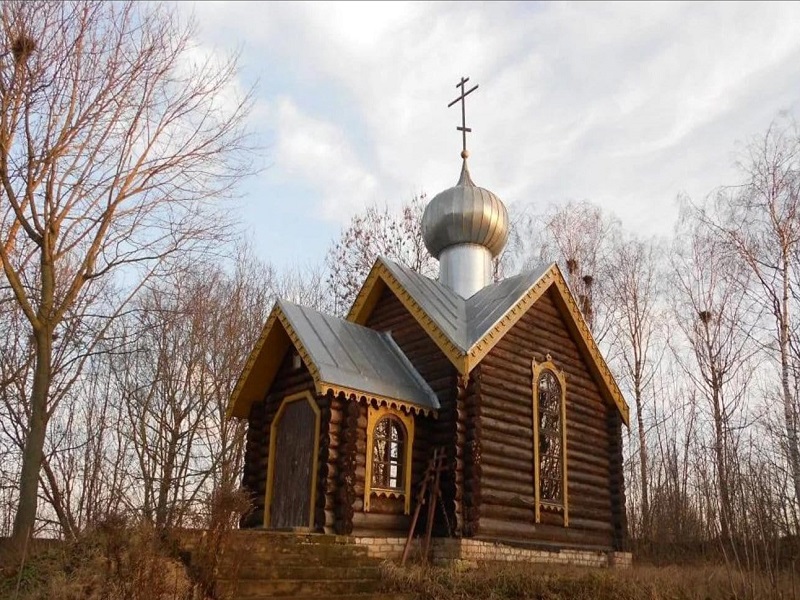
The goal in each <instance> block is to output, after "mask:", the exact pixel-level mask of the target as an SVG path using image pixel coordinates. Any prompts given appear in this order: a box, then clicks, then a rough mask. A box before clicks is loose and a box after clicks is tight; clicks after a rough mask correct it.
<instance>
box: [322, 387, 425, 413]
mask: <svg viewBox="0 0 800 600" xmlns="http://www.w3.org/2000/svg"><path fill="white" fill-rule="evenodd" d="M316 387H317V393H318V394H327V393H328V392H332V393H333V395H334V396H338V395H339V394H344V396H345V397H346V398H350V397H355V400H356V401H359V402H366V403H367V404H371V405H373V406H375V407H378V406H387V407H389V408H394V409H396V410H402V411H404V412H406V413H412V412H413V413H416V414H418V415H428V416H436V414H437V411H435V410H433V409H430V408H425V407H422V406H417V405H416V404H411V403H410V402H403V401H402V400H398V399H397V398H389V397H388V396H376V395H375V394H369V393H367V392H364V391H362V390H357V389H355V388H350V387H342V386H340V385H336V384H333V383H327V382H325V381H321V382H319V383H317V384H316Z"/></svg>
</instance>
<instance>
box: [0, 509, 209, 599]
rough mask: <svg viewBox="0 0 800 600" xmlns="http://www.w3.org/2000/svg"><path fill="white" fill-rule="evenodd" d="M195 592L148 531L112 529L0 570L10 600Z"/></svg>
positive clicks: (0, 587)
mask: <svg viewBox="0 0 800 600" xmlns="http://www.w3.org/2000/svg"><path fill="white" fill-rule="evenodd" d="M193 589H194V585H193V583H192V582H191V581H190V579H189V577H188V575H187V572H186V568H185V567H184V565H183V564H182V563H181V562H180V561H179V560H177V559H176V558H175V557H174V556H173V555H172V554H171V553H170V552H167V551H166V550H165V549H164V546H163V544H162V543H161V542H160V541H159V539H158V536H157V535H156V533H155V530H154V529H153V528H151V527H146V526H136V527H123V526H120V527H116V526H111V525H109V524H107V525H104V526H102V527H98V528H97V529H95V530H93V531H90V532H87V533H86V534H84V535H82V536H81V537H80V539H79V540H77V541H75V542H72V543H68V544H51V545H49V546H47V547H43V548H40V549H38V550H36V551H34V552H31V553H30V555H29V556H28V557H27V558H26V560H25V561H24V564H20V563H19V562H10V561H7V562H6V563H5V564H3V565H2V566H1V567H0V598H4V599H6V598H8V599H9V600H45V599H53V600H101V599H102V600H177V599H187V598H191V597H192V595H193Z"/></svg>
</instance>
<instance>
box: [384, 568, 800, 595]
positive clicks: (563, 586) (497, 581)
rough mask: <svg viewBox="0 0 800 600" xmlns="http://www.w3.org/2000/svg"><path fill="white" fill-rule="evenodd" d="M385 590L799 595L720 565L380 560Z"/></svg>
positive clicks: (797, 584) (788, 581) (797, 585)
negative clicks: (604, 566)
mask: <svg viewBox="0 0 800 600" xmlns="http://www.w3.org/2000/svg"><path fill="white" fill-rule="evenodd" d="M384 575H385V576H384V580H385V582H386V586H387V591H396V592H404V593H412V594H414V595H415V596H416V597H417V598H419V600H523V599H525V600H528V599H537V600H606V599H608V600H611V599H614V600H643V599H644V600H723V599H724V600H733V599H737V600H739V599H741V600H766V599H770V600H771V599H775V598H780V599H787V600H788V599H792V600H794V599H798V598H800V581H798V580H797V578H795V577H794V575H793V573H790V572H787V573H784V574H783V575H782V576H781V577H780V578H779V580H778V581H774V582H773V581H771V580H770V578H768V577H766V576H764V575H760V574H754V573H742V572H735V571H732V570H729V569H726V568H725V567H721V566H703V567H699V566H680V567H678V566H675V567H645V566H640V567H634V568H632V569H627V570H601V569H578V568H567V567H556V566H550V567H548V566H540V565H536V566H533V565H525V564H508V563H507V564H483V565H479V566H477V567H475V566H474V565H464V564H461V565H459V564H456V565H453V566H449V567H428V566H418V565H412V566H410V567H406V568H403V569H401V568H398V567H396V566H393V565H389V564H387V565H385V567H384Z"/></svg>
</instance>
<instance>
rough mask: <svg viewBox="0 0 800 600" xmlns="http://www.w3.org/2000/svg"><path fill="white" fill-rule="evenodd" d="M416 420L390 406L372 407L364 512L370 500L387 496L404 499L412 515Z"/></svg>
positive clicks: (369, 416)
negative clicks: (412, 464) (412, 461)
mask: <svg viewBox="0 0 800 600" xmlns="http://www.w3.org/2000/svg"><path fill="white" fill-rule="evenodd" d="M413 443H414V419H413V417H412V416H411V415H407V414H405V413H404V412H402V411H400V410H397V409H394V408H388V407H380V408H375V407H372V406H370V407H369V414H368V416H367V456H366V458H367V461H366V463H367V468H366V474H365V475H366V481H365V482H364V510H365V511H366V512H369V510H370V504H371V499H372V497H373V496H375V495H385V496H387V497H393V498H403V499H404V510H405V514H409V513H410V512H411V456H412V454H411V450H412V445H413Z"/></svg>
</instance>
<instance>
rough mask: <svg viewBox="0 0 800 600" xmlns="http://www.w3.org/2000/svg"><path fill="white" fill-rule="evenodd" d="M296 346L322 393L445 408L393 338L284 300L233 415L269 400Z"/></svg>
mask: <svg viewBox="0 0 800 600" xmlns="http://www.w3.org/2000/svg"><path fill="white" fill-rule="evenodd" d="M290 345H291V346H294V347H295V349H296V350H297V352H298V353H299V354H300V356H301V358H302V359H303V362H304V363H305V365H306V367H307V368H308V371H309V373H311V377H312V378H313V380H314V385H315V387H316V390H317V393H319V394H324V393H327V392H328V391H329V390H331V391H333V392H334V393H335V394H338V393H339V392H344V393H345V395H347V396H350V395H355V396H356V397H358V398H361V397H363V398H366V399H367V400H377V401H378V402H381V403H384V404H388V405H394V406H399V407H403V408H406V409H407V410H414V411H417V412H424V413H431V412H435V411H437V410H438V409H439V400H438V399H437V397H436V394H435V393H434V392H433V390H432V389H431V388H430V386H429V385H428V384H427V382H426V381H425V380H424V379H423V378H422V376H421V375H420V374H419V373H418V372H417V371H416V369H414V366H413V365H412V364H411V362H410V361H409V360H408V358H407V357H406V356H405V354H403V352H402V350H400V348H399V346H398V345H397V344H396V343H395V342H394V340H393V339H392V337H391V335H390V334H388V333H384V332H379V331H375V330H372V329H368V328H366V327H362V326H361V325H358V324H356V323H352V322H349V321H345V320H343V319H339V318H337V317H333V316H331V315H326V314H324V313H321V312H319V311H316V310H314V309H311V308H305V307H302V306H298V305H296V304H293V303H291V302H287V301H285V300H278V301H277V302H276V304H275V307H274V308H273V309H272V313H271V314H270V316H269V318H268V319H267V323H266V325H265V326H264V330H263V331H262V333H261V336H260V338H259V340H258V343H256V346H255V348H254V349H253V352H252V353H251V354H250V357H249V358H248V360H247V364H246V365H245V368H244V371H243V372H242V375H241V377H240V378H239V381H238V382H237V384H236V388H235V389H234V392H233V395H232V397H231V403H230V405H229V407H228V415H229V416H236V417H246V416H247V415H248V412H249V409H250V405H251V404H252V403H253V402H255V401H257V400H261V398H263V394H264V391H265V390H267V389H269V387H270V385H271V384H272V381H273V380H274V378H275V375H276V374H277V372H278V368H279V367H280V364H281V362H282V360H283V357H284V356H285V353H286V350H287V349H288V348H289V346H290Z"/></svg>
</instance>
